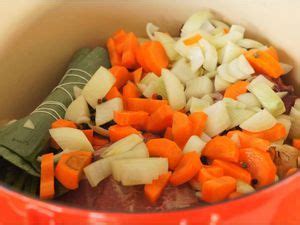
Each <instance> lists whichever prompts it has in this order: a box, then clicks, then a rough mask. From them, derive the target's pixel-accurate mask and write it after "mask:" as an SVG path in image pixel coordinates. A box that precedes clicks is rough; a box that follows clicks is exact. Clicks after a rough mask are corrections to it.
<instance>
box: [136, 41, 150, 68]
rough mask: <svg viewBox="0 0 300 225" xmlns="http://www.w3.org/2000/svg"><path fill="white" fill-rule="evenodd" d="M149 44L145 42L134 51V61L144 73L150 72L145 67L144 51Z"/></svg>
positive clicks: (146, 66) (145, 56)
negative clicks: (135, 60)
mask: <svg viewBox="0 0 300 225" xmlns="http://www.w3.org/2000/svg"><path fill="white" fill-rule="evenodd" d="M150 44H151V42H150V41H146V42H145V43H143V44H141V45H140V46H139V47H138V49H137V51H136V59H137V61H138V63H139V65H140V66H141V67H142V68H143V70H144V71H145V72H150V71H151V69H150V67H149V66H148V65H147V64H148V63H147V60H146V58H147V55H146V51H145V50H146V48H147V47H148V46H149V45H150Z"/></svg>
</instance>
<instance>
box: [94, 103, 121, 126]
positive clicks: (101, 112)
mask: <svg viewBox="0 0 300 225" xmlns="http://www.w3.org/2000/svg"><path fill="white" fill-rule="evenodd" d="M122 110H123V100H122V99H121V98H113V99H110V100H108V101H106V102H104V103H101V104H100V105H97V106H96V118H95V122H96V126H100V125H103V124H105V123H107V122H109V121H112V120H113V118H114V112H115V111H122Z"/></svg>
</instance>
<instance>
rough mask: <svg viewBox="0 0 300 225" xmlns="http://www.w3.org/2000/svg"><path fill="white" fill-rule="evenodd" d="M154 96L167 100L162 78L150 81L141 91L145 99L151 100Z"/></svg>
mask: <svg viewBox="0 0 300 225" xmlns="http://www.w3.org/2000/svg"><path fill="white" fill-rule="evenodd" d="M154 94H157V95H160V96H161V97H163V98H164V99H167V91H166V87H165V84H164V81H163V78H162V77H160V78H159V79H156V80H155V81H152V82H151V83H150V84H149V85H148V86H147V87H146V88H145V89H144V91H143V95H144V96H145V97H147V98H152V96H153V95H154Z"/></svg>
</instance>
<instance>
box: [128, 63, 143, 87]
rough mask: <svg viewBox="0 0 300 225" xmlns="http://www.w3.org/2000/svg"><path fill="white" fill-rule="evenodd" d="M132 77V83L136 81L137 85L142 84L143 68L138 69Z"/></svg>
mask: <svg viewBox="0 0 300 225" xmlns="http://www.w3.org/2000/svg"><path fill="white" fill-rule="evenodd" d="M131 75H132V81H134V83H135V84H138V83H140V81H141V79H142V75H143V68H142V67H140V68H138V69H136V70H135V71H133V72H132V73H131Z"/></svg>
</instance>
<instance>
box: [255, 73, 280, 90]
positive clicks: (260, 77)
mask: <svg viewBox="0 0 300 225" xmlns="http://www.w3.org/2000/svg"><path fill="white" fill-rule="evenodd" d="M259 83H264V84H266V85H268V86H269V87H270V88H273V87H274V85H275V84H274V83H273V82H272V81H270V80H268V79H267V78H266V77H265V76H264V75H258V76H257V77H255V78H254V79H253V80H252V81H251V85H253V86H255V85H257V84H259Z"/></svg>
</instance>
